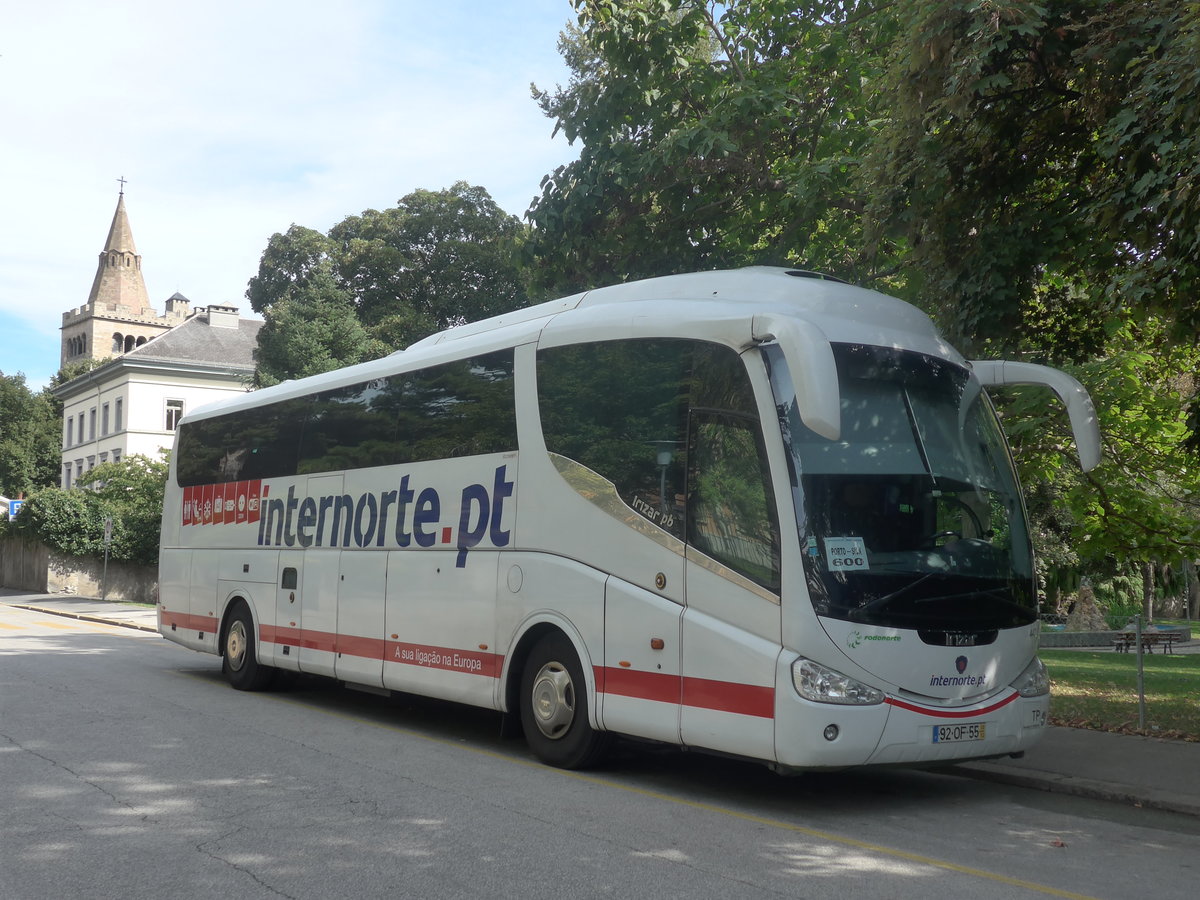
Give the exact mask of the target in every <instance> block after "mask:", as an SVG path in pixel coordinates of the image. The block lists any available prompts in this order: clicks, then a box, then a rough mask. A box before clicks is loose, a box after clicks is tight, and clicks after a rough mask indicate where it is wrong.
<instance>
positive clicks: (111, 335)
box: [59, 179, 190, 366]
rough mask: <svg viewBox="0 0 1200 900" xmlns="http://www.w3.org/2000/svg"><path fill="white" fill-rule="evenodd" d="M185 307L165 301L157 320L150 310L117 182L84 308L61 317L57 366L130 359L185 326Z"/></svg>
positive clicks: (175, 299)
mask: <svg viewBox="0 0 1200 900" xmlns="http://www.w3.org/2000/svg"><path fill="white" fill-rule="evenodd" d="M189 306H190V304H189V303H188V300H187V298H186V297H183V296H182V295H180V294H175V295H174V296H172V297H171V299H169V300H168V301H167V309H166V314H165V315H162V316H160V315H159V314H158V311H157V310H155V308H154V307H153V306H152V305H151V304H150V296H149V294H147V292H146V282H145V280H144V279H143V278H142V257H141V256H140V255H139V254H138V252H137V246H136V245H135V244H134V243H133V230H132V229H131V228H130V227H129V214H128V213H127V212H126V211H125V183H124V179H121V192H120V194H119V195H118V196H117V210H116V212H115V213H114V214H113V220H112V225H111V226H110V227H109V229H108V239H107V240H106V241H105V242H104V249H103V250H102V251H100V263H99V265H98V266H97V267H96V278H95V280H93V282H92V290H91V293H90V294H88V299H87V303H86V304H85V305H83V306H81V307H78V308H77V309H72V310H70V311H69V312H65V313H63V323H62V356H61V360H60V363H59V365H60V366H62V365H66V364H67V363H70V362H77V361H79V360H84V359H107V358H109V357H112V356H120V355H122V354H124V353H128V352H129V351H130V350H132V349H134V348H135V347H140V346H142V345H143V344H144V343H146V341H148V340H151V339H153V338H155V337H157V336H158V335H160V334H162V333H164V332H166V331H169V330H170V329H171V328H172V327H174V326H175V325H178V324H179V323H180V322H182V321H184V319H186V318H187V317H188V312H189Z"/></svg>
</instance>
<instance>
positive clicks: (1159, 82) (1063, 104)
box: [869, 0, 1200, 351]
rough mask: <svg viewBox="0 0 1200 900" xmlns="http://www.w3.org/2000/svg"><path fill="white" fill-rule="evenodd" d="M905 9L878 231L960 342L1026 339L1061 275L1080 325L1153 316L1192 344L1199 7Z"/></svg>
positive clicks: (963, 1)
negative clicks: (902, 250)
mask: <svg viewBox="0 0 1200 900" xmlns="http://www.w3.org/2000/svg"><path fill="white" fill-rule="evenodd" d="M894 14H895V15H896V17H897V19H898V20H899V23H900V30H899V32H898V36H897V40H896V41H895V42H894V45H893V47H892V51H891V54H890V57H889V69H888V74H887V78H886V79H885V80H883V81H882V82H881V84H880V88H881V90H882V91H884V92H886V94H887V95H888V96H889V97H890V98H892V106H891V107H890V109H889V110H888V111H887V114H886V115H885V116H881V118H880V121H879V125H880V132H879V135H878V137H877V139H876V140H875V142H874V146H873V150H872V154H871V159H870V165H869V170H870V172H869V177H870V179H871V180H872V181H873V183H874V188H873V190H872V192H871V193H872V197H873V198H874V199H875V203H874V207H873V209H872V210H871V214H870V222H871V223H872V229H873V230H874V232H875V235H874V237H875V239H881V238H882V237H883V236H884V235H886V236H888V237H890V238H891V239H892V240H894V241H898V242H901V243H903V244H904V245H905V246H908V247H911V248H912V251H911V255H910V257H909V259H908V264H909V265H910V266H911V267H912V269H913V270H914V272H915V273H916V274H917V277H918V278H919V282H920V285H921V289H922V292H923V294H924V296H925V297H926V299H927V300H928V302H929V303H930V305H931V306H932V307H933V308H935V309H936V310H937V311H938V313H939V314H940V321H941V324H942V325H943V326H944V327H945V328H947V329H948V330H949V331H950V332H951V336H952V337H953V338H954V339H955V340H956V341H957V342H958V343H960V344H962V345H970V344H972V343H973V342H975V341H977V340H982V339H985V338H988V337H993V338H994V337H995V336H999V335H1016V333H1017V328H1018V326H1019V325H1020V324H1021V320H1022V316H1023V311H1024V309H1025V308H1026V307H1027V306H1029V305H1030V303H1031V302H1034V299H1035V296H1036V294H1037V293H1038V291H1039V290H1041V289H1042V288H1043V287H1044V285H1045V283H1046V281H1047V279H1053V280H1056V281H1058V282H1059V283H1060V284H1063V285H1068V286H1069V290H1067V291H1065V292H1064V293H1063V294H1062V296H1061V297H1060V300H1061V301H1063V302H1067V301H1070V302H1071V305H1072V306H1073V308H1074V314H1073V315H1074V317H1075V318H1081V319H1086V320H1089V321H1091V322H1096V321H1099V322H1104V321H1105V319H1106V318H1107V317H1109V316H1111V315H1113V314H1115V313H1117V312H1119V311H1121V310H1139V311H1142V312H1143V313H1144V312H1154V313H1159V314H1162V315H1163V316H1165V317H1166V320H1167V321H1168V322H1169V323H1173V324H1174V325H1175V326H1176V333H1177V334H1185V335H1187V336H1188V337H1189V338H1191V337H1194V335H1195V334H1196V333H1197V325H1200V312H1198V311H1197V305H1196V303H1195V296H1196V293H1197V287H1198V286H1200V203H1198V202H1197V197H1198V189H1200V181H1198V179H1200V108H1198V107H1197V104H1196V103H1195V100H1194V98H1195V97H1196V95H1197V91H1198V89H1200V7H1198V6H1197V5H1196V4H1195V3H1180V2H1178V0H1114V2H1109V3H1096V2H1094V0H1060V2H1055V3H1044V2H1034V0H986V2H981V0H950V2H945V0H900V2H898V3H896V4H895V5H894ZM1091 330H1092V331H1094V329H1091ZM1088 349H1090V350H1093V351H1096V350H1098V349H1099V348H1098V347H1091V348H1088Z"/></svg>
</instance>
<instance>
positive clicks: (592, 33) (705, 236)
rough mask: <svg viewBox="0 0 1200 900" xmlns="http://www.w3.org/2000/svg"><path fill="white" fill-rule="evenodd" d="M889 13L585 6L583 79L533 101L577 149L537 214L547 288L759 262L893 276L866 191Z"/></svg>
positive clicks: (534, 248) (741, 3)
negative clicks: (867, 221)
mask: <svg viewBox="0 0 1200 900" xmlns="http://www.w3.org/2000/svg"><path fill="white" fill-rule="evenodd" d="M877 6H886V4H875V3H857V4H855V3H850V4H847V3H844V2H807V3H796V2H794V0H788V2H783V0H734V2H729V3H715V2H702V0H575V8H576V10H577V12H578V17H579V27H578V28H577V29H573V30H569V31H568V32H567V33H566V34H564V37H563V39H562V41H561V42H560V49H561V50H562V52H563V54H564V57H565V58H566V60H567V63H568V64H569V65H570V66H571V68H572V71H573V74H572V79H571V81H570V83H569V84H568V85H567V87H565V88H561V87H560V88H559V89H557V90H556V91H554V92H550V91H542V90H536V89H535V92H534V95H535V98H536V99H537V101H538V103H539V104H540V105H541V107H542V109H543V111H544V112H545V113H546V115H548V116H549V117H550V118H552V119H554V121H555V129H556V130H560V131H562V132H563V133H564V134H565V135H566V136H567V138H568V139H570V140H571V141H572V142H575V141H579V142H580V144H581V149H580V156H579V159H578V160H577V161H575V162H573V163H570V164H568V165H565V166H562V167H560V168H559V169H557V170H556V171H555V172H554V173H553V174H551V175H549V176H547V178H546V179H544V181H543V187H542V194H541V196H540V197H539V198H538V199H537V200H536V201H535V203H534V205H533V207H532V208H531V210H530V218H531V220H532V221H533V223H534V224H535V226H537V227H536V230H535V238H534V242H533V244H532V245H531V248H530V249H531V257H532V258H533V259H534V260H535V262H536V265H537V277H538V281H539V283H541V284H544V285H548V286H552V287H555V288H557V289H559V290H564V289H577V288H582V287H586V286H590V285H592V284H598V283H610V282H615V281H622V280H625V279H626V278H633V277H642V276H651V275H662V274H668V273H671V272H678V271H686V270H693V269H704V268H714V267H721V266H730V265H745V264H751V263H762V262H769V263H775V264H786V265H799V266H802V267H807V268H818V269H822V270H825V271H830V272H834V273H837V274H840V275H843V276H845V277H847V278H850V279H852V280H856V281H860V282H864V281H866V282H870V281H872V280H874V279H875V278H877V277H880V276H881V275H882V274H884V272H885V270H888V269H890V268H891V267H892V266H893V264H894V254H893V251H894V248H893V247H891V246H890V245H888V246H882V245H874V246H868V245H867V243H866V241H865V238H864V232H863V211H864V207H865V197H864V194H863V192H862V189H861V185H862V179H861V167H862V162H863V158H864V154H865V153H866V151H867V149H868V145H869V141H870V136H871V132H872V128H871V125H870V120H871V118H872V117H873V115H874V112H873V110H874V107H875V106H876V105H877V104H878V103H879V102H880V101H881V100H884V98H878V97H874V96H873V95H872V94H871V93H870V92H869V87H870V85H871V84H872V83H873V81H874V80H875V79H876V78H877V77H878V69H879V66H880V63H881V60H882V58H883V49H884V47H886V45H887V42H888V40H889V38H890V35H891V33H892V30H893V27H894V26H893V20H892V17H891V16H890V15H887V14H885V13H883V12H881V11H879V10H878V9H876V7H877ZM884 102H886V101H885V100H884Z"/></svg>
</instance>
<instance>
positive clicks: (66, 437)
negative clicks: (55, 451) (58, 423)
mask: <svg viewBox="0 0 1200 900" xmlns="http://www.w3.org/2000/svg"><path fill="white" fill-rule="evenodd" d="M72 430H73V429H72V428H71V420H70V419H67V426H66V428H64V429H63V449H64V450H65V449H66V448H68V447H70V446H71V432H72Z"/></svg>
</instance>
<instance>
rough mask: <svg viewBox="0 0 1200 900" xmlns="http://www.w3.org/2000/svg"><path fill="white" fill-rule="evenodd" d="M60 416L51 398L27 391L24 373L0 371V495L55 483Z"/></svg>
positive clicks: (58, 467)
mask: <svg viewBox="0 0 1200 900" xmlns="http://www.w3.org/2000/svg"><path fill="white" fill-rule="evenodd" d="M60 415H61V411H60V410H59V407H58V406H57V405H56V403H55V402H54V399H53V397H51V396H50V395H49V394H47V393H46V392H45V391H40V392H38V393H36V394H35V393H34V392H33V391H31V390H30V389H29V386H28V385H27V384H26V383H25V376H24V375H22V374H20V373H17V374H16V375H4V374H3V373H0V494H3V495H4V496H6V497H16V496H17V495H18V494H22V493H29V492H30V491H32V490H34V489H36V488H39V487H43V486H45V485H51V484H57V483H58V477H59V471H60V454H59V445H60V442H61V440H62V423H61V421H60V418H59V416H60Z"/></svg>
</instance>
